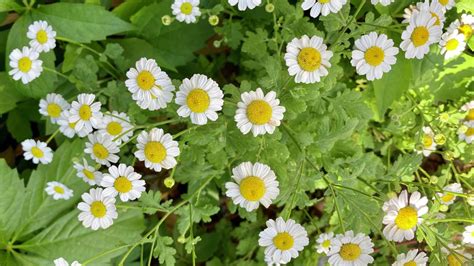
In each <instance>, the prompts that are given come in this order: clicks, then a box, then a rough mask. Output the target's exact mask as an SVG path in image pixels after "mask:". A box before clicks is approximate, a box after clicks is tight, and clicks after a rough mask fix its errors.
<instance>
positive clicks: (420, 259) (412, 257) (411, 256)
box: [392, 249, 428, 266]
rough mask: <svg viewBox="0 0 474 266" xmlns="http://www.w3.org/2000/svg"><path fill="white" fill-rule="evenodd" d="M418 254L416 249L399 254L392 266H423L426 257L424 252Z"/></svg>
mask: <svg viewBox="0 0 474 266" xmlns="http://www.w3.org/2000/svg"><path fill="white" fill-rule="evenodd" d="M418 252H419V251H418V249H412V250H410V251H408V252H407V253H404V254H399V255H398V256H397V260H396V261H395V262H394V263H393V264H392V266H425V265H426V263H427V262H428V257H427V256H426V253H425V252H420V253H418Z"/></svg>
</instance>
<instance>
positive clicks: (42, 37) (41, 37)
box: [36, 30, 48, 44]
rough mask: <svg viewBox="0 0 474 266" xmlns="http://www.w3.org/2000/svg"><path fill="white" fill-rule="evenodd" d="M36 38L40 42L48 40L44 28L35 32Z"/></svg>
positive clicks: (43, 42)
mask: <svg viewBox="0 0 474 266" xmlns="http://www.w3.org/2000/svg"><path fill="white" fill-rule="evenodd" d="M36 40H37V41H38V42H39V43H40V44H45V43H46V42H47V41H48V34H47V33H46V31H45V30H39V31H38V32H37V33H36Z"/></svg>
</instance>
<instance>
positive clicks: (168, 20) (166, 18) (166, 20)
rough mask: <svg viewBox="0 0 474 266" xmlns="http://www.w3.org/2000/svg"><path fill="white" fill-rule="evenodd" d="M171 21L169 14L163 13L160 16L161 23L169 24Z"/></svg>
mask: <svg viewBox="0 0 474 266" xmlns="http://www.w3.org/2000/svg"><path fill="white" fill-rule="evenodd" d="M171 22H173V20H172V19H171V17H170V16H169V15H164V16H162V17H161V23H163V25H165V26H169V25H170V24H171Z"/></svg>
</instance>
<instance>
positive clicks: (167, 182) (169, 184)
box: [163, 176, 175, 188]
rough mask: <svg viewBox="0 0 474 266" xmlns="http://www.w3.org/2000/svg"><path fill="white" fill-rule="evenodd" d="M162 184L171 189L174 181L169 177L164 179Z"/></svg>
mask: <svg viewBox="0 0 474 266" xmlns="http://www.w3.org/2000/svg"><path fill="white" fill-rule="evenodd" d="M163 183H164V184H165V187H167V188H172V187H173V186H174V184H175V181H174V179H173V178H172V177H171V176H169V177H167V178H165V180H164V181H163Z"/></svg>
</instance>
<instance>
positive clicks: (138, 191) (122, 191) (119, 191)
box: [100, 163, 145, 201]
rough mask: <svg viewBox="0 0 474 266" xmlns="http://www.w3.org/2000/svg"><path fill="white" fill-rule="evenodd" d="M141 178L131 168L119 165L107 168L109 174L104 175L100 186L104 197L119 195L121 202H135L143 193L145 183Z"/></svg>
mask: <svg viewBox="0 0 474 266" xmlns="http://www.w3.org/2000/svg"><path fill="white" fill-rule="evenodd" d="M141 177H142V175H140V174H138V173H136V172H135V171H134V169H133V167H131V166H127V165H125V164H123V163H121V164H119V166H118V167H117V166H115V165H113V166H111V167H109V173H108V174H104V178H102V182H101V183H100V185H101V186H103V187H104V188H105V189H104V196H106V197H109V196H110V197H115V196H117V195H119V196H120V200H121V201H129V200H135V199H138V198H140V196H141V195H142V192H143V191H145V181H143V180H142V179H141Z"/></svg>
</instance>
